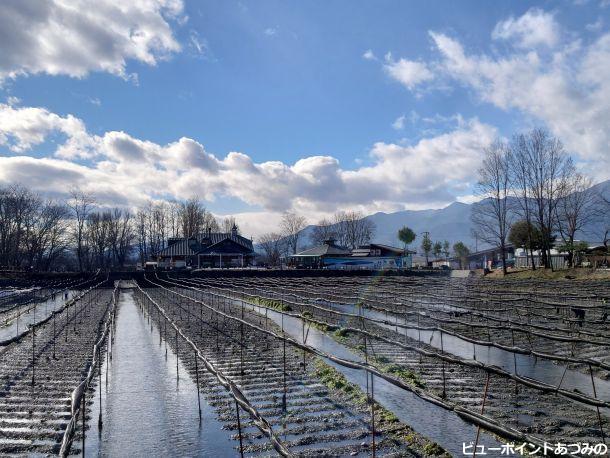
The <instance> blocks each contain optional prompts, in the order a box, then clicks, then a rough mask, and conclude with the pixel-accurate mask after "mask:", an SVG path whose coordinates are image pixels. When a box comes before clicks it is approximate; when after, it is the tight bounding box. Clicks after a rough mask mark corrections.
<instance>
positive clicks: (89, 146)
mask: <svg viewBox="0 0 610 458" xmlns="http://www.w3.org/2000/svg"><path fill="white" fill-rule="evenodd" d="M58 134H60V135H62V136H63V137H65V139H64V141H63V143H61V142H59V145H58V146H57V147H56V148H55V151H54V157H48V156H47V157H42V158H40V157H30V156H29V155H28V154H29V153H30V152H31V151H34V150H36V151H39V149H38V148H37V146H39V145H42V144H43V143H45V142H46V141H48V140H49V139H51V138H55V137H56V136H57V135H58ZM494 136H495V130H494V129H493V128H492V127H491V126H489V125H486V124H483V123H481V122H479V121H478V120H477V119H470V120H465V121H463V122H462V123H461V124H460V125H458V126H457V127H455V128H454V129H453V130H452V131H450V132H447V133H445V134H442V135H439V136H436V137H433V138H427V139H423V140H420V141H419V142H418V143H416V144H412V145H408V144H407V145H403V144H400V145H398V144H393V143H376V144H375V145H374V146H373V148H372V149H371V151H370V161H369V163H370V165H367V166H360V167H358V168H356V169H353V170H348V169H345V168H343V167H342V166H341V164H340V163H339V161H338V160H337V159H336V158H334V157H331V156H310V157H305V158H303V159H300V160H298V161H297V162H295V163H294V164H286V163H283V162H280V161H269V162H261V163H257V162H255V161H253V160H252V159H251V158H250V157H249V156H247V155H246V154H244V153H239V152H231V153H229V154H228V155H226V156H225V157H223V158H217V157H216V156H214V155H212V154H210V153H209V152H207V151H206V150H205V148H204V147H203V145H201V144H200V143H198V142H197V141H195V140H193V139H190V138H185V137H183V138H180V139H178V140H177V141H175V142H172V143H169V144H166V145H161V144H157V143H154V142H150V141H146V140H142V139H138V138H135V137H132V136H131V135H129V134H127V133H125V132H117V131H111V132H106V133H104V134H101V135H92V134H90V133H88V132H87V129H86V126H85V125H84V123H83V122H82V121H81V120H79V119H78V118H75V117H73V116H71V115H67V116H59V115H57V114H55V113H51V112H49V111H48V110H45V109H43V108H32V107H24V108H14V107H10V106H8V105H0V144H2V145H3V146H4V147H5V149H6V150H7V151H8V152H11V153H12V154H9V155H5V156H0V182H13V181H21V182H24V183H27V184H28V185H29V186H32V187H34V188H35V189H37V190H39V191H42V192H51V193H55V194H61V193H62V192H66V190H67V189H69V187H70V186H73V185H79V186H80V187H82V188H83V189H85V190H90V191H92V192H94V193H95V194H96V195H97V196H98V199H99V200H100V202H101V203H106V204H109V205H114V204H117V203H118V204H119V205H120V204H124V205H137V204H141V203H142V202H144V201H145V200H146V199H148V198H160V197H167V196H170V197H173V198H177V199H184V198H188V197H192V196H195V195H196V196H199V197H201V198H203V199H206V200H208V201H214V200H215V199H217V198H220V197H229V198H236V199H239V200H241V201H243V202H244V203H246V204H248V205H250V206H252V207H254V208H260V209H262V210H261V214H263V213H265V214H267V213H270V214H273V215H278V214H280V213H281V212H282V211H285V210H296V211H299V212H301V213H303V214H305V215H307V216H309V217H310V218H311V219H312V220H313V219H317V218H319V217H320V216H322V215H325V214H330V213H334V212H335V211H336V210H337V209H358V210H362V211H363V212H365V213H370V212H373V211H381V210H384V211H392V210H398V209H404V208H421V207H423V206H426V207H430V206H436V207H438V206H442V205H444V204H448V203H450V202H452V201H453V200H455V197H456V195H459V194H460V193H463V190H464V186H465V183H470V182H472V181H473V180H474V174H475V171H476V168H477V166H478V163H479V161H480V159H481V152H482V150H483V147H484V146H486V145H487V144H488V143H489V142H490V141H491V140H492V139H493V138H494ZM13 154H14V155H13ZM17 154H18V155H17ZM36 155H37V156H38V155H39V153H37V154H36ZM83 159H84V160H83ZM105 200H106V201H105ZM247 213H248V214H249V213H250V212H247ZM242 219H244V220H245V219H247V218H246V216H244V215H242ZM254 219H256V218H255V217H254V216H252V222H251V223H250V224H252V228H253V229H252V230H254V228H255V227H257V226H256V224H255V222H254ZM267 227H269V226H267Z"/></svg>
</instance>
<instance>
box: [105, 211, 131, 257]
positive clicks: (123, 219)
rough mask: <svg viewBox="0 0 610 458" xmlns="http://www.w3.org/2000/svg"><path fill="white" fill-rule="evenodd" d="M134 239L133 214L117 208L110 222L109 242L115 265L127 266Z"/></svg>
mask: <svg viewBox="0 0 610 458" xmlns="http://www.w3.org/2000/svg"><path fill="white" fill-rule="evenodd" d="M134 239H135V232H134V228H133V224H132V216H131V213H129V212H127V211H122V210H119V209H116V208H115V209H114V211H113V212H112V217H111V220H110V228H109V240H110V247H111V248H112V254H113V258H114V264H115V265H117V266H118V267H124V266H125V261H126V260H127V257H128V256H129V253H130V251H131V247H132V244H133V241H134Z"/></svg>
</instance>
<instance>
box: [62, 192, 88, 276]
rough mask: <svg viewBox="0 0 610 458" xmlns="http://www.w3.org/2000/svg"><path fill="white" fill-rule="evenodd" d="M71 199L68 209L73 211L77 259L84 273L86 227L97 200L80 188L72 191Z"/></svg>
mask: <svg viewBox="0 0 610 458" xmlns="http://www.w3.org/2000/svg"><path fill="white" fill-rule="evenodd" d="M70 197H71V198H70V199H69V200H68V207H69V208H70V210H71V211H72V216H73V218H74V227H73V229H72V236H73V239H74V242H75V243H76V258H77V260H78V269H79V270H80V271H81V272H82V271H83V270H84V267H85V255H86V252H87V246H86V242H87V239H86V233H85V225H86V223H87V219H88V218H89V214H90V213H91V210H92V209H93V206H94V205H95V199H94V198H93V196H92V195H91V194H89V193H86V192H84V191H82V190H80V189H79V188H72V189H71V190H70Z"/></svg>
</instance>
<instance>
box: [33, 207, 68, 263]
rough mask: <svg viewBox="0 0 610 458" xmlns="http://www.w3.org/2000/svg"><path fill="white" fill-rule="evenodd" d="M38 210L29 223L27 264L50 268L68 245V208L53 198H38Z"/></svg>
mask: <svg viewBox="0 0 610 458" xmlns="http://www.w3.org/2000/svg"><path fill="white" fill-rule="evenodd" d="M36 202H37V205H36V208H37V211H36V213H35V215H33V218H32V219H31V220H30V224H28V229H27V235H26V238H25V245H26V252H27V264H28V266H31V267H33V268H35V269H36V270H49V269H50V268H51V267H52V265H53V262H54V261H55V260H56V259H57V257H58V256H59V255H60V254H61V252H62V251H63V250H64V249H65V248H66V246H67V242H68V241H67V238H66V236H65V232H66V220H67V217H68V209H67V208H66V206H65V205H63V204H59V203H56V202H55V201H53V200H47V201H46V202H42V200H41V199H40V198H37V199H36Z"/></svg>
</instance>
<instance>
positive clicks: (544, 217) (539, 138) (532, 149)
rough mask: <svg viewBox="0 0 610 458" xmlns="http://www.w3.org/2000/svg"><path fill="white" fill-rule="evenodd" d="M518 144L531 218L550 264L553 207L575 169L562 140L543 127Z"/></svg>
mask: <svg viewBox="0 0 610 458" xmlns="http://www.w3.org/2000/svg"><path fill="white" fill-rule="evenodd" d="M522 140H523V142H522V145H521V146H520V148H522V149H523V154H524V155H525V158H526V166H527V168H528V173H527V184H528V186H527V187H528V188H529V190H530V195H531V199H532V207H533V210H532V214H533V216H534V218H533V220H534V222H535V223H536V225H537V226H538V229H539V230H540V232H541V234H542V250H541V254H542V262H543V264H544V267H545V268H552V263H551V245H552V241H553V231H554V229H555V226H556V220H557V218H556V213H557V212H556V208H557V205H558V202H559V197H560V196H561V195H562V193H563V190H564V189H565V187H566V181H567V180H568V178H569V177H570V176H571V175H572V174H573V172H574V165H573V163H572V160H571V158H570V157H569V156H568V155H567V154H566V152H565V150H564V148H563V145H562V143H561V142H560V141H559V140H558V139H557V138H555V137H552V136H551V135H550V134H549V133H548V132H547V131H545V130H543V129H534V130H532V131H531V132H529V133H528V134H525V135H524V136H523V139H522Z"/></svg>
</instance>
